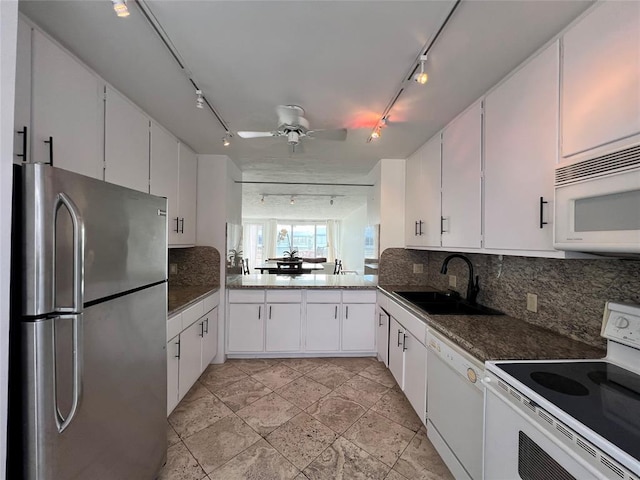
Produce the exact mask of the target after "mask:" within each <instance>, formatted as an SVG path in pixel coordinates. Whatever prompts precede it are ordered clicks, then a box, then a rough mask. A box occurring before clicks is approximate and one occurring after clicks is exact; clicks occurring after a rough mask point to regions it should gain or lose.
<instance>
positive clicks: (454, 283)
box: [449, 275, 458, 288]
mask: <svg viewBox="0 0 640 480" xmlns="http://www.w3.org/2000/svg"><path fill="white" fill-rule="evenodd" d="M449 286H450V287H454V288H455V287H457V286H458V278H457V277H456V276H455V275H449Z"/></svg>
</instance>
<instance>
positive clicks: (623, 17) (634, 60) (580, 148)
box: [561, 1, 640, 158]
mask: <svg viewBox="0 0 640 480" xmlns="http://www.w3.org/2000/svg"><path fill="white" fill-rule="evenodd" d="M562 51H563V53H562V57H563V58H562V117H561V118H562V156H563V157H565V158H567V157H570V156H572V155H575V154H578V153H580V152H584V151H587V150H590V149H593V148H596V147H598V146H601V145H606V144H609V143H611V142H615V141H617V140H620V139H623V138H625V137H630V136H632V135H635V134H638V133H640V2H637V1H633V2H602V3H601V4H600V5H598V6H597V7H596V8H595V9H593V10H592V11H591V12H590V13H589V14H588V15H587V16H585V17H584V18H583V19H581V20H580V21H579V22H578V23H577V24H576V25H574V26H573V27H572V28H571V29H570V30H569V31H568V32H567V33H566V34H565V35H564V37H563V38H562Z"/></svg>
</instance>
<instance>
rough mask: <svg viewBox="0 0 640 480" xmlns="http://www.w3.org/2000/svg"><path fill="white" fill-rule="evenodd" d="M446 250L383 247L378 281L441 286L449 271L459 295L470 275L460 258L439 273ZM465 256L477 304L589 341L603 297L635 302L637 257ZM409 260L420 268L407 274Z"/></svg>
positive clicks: (596, 331) (596, 340)
mask: <svg viewBox="0 0 640 480" xmlns="http://www.w3.org/2000/svg"><path fill="white" fill-rule="evenodd" d="M449 253H450V252H429V251H423V250H408V249H401V248H394V249H387V250H385V251H384V252H383V253H382V256H381V258H380V272H379V278H378V281H379V283H380V284H381V285H384V284H386V285H430V286H433V287H436V288H438V289H441V290H446V289H448V288H451V287H449V275H455V276H456V277H457V286H456V287H455V288H453V290H456V291H458V292H459V293H460V294H461V295H462V296H464V295H465V294H466V289H467V281H468V278H469V277H468V268H467V265H466V263H465V262H464V261H462V260H459V259H453V260H451V262H450V263H449V270H448V272H447V275H442V274H440V267H441V266H442V262H443V261H444V259H445V257H446V256H447V255H449ZM465 255H466V256H467V257H468V258H469V260H471V262H472V263H473V267H474V274H475V275H479V276H480V293H479V294H478V299H477V300H478V303H481V304H483V305H486V306H489V307H492V308H496V309H498V310H501V311H503V312H505V313H506V314H508V315H511V316H513V317H516V318H519V319H521V320H524V321H526V322H529V323H532V324H535V325H539V326H542V327H544V328H548V329H550V330H554V331H556V332H558V333H561V334H563V335H566V336H569V337H571V338H574V339H576V340H580V341H582V342H585V343H588V344H591V345H594V346H599V347H602V346H604V340H603V339H602V338H601V337H600V327H601V324H602V313H603V311H604V304H605V302H606V301H617V302H625V303H636V304H640V261H638V260H619V259H597V260H584V259H579V260H578V259H571V260H559V259H550V258H530V257H516V256H506V255H505V256H498V255H485V254H465ZM413 264H423V266H424V273H422V274H414V273H412V272H413ZM527 293H533V294H536V295H537V296H538V312H537V313H533V312H529V311H528V310H527V308H526V307H527Z"/></svg>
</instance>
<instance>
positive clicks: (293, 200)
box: [289, 195, 296, 205]
mask: <svg viewBox="0 0 640 480" xmlns="http://www.w3.org/2000/svg"><path fill="white" fill-rule="evenodd" d="M294 203H296V199H295V198H293V195H292V196H291V200H290V201H289V204H290V205H293V204H294Z"/></svg>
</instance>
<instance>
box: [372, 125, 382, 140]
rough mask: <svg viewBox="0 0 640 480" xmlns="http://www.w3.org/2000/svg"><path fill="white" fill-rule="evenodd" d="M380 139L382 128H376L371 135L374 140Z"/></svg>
mask: <svg viewBox="0 0 640 480" xmlns="http://www.w3.org/2000/svg"><path fill="white" fill-rule="evenodd" d="M378 138H380V127H376V129H375V130H374V131H373V133H371V139H372V140H377V139H378Z"/></svg>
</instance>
